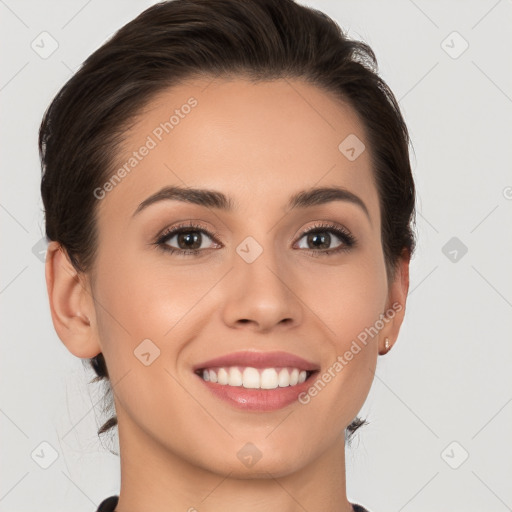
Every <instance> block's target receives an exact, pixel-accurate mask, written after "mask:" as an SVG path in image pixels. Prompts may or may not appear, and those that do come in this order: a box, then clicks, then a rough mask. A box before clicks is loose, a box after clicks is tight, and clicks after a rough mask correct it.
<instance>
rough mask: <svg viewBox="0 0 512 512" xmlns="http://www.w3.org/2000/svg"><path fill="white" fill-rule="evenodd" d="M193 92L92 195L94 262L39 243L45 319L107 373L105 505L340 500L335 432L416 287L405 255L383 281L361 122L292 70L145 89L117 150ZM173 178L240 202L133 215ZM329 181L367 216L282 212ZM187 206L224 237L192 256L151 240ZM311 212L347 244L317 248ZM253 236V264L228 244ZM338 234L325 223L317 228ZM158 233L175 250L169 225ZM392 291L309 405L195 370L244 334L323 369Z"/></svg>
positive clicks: (339, 446) (245, 339)
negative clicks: (248, 403) (276, 404)
mask: <svg viewBox="0 0 512 512" xmlns="http://www.w3.org/2000/svg"><path fill="white" fill-rule="evenodd" d="M191 96H194V97H195V98H196V99H197V101H198V105H197V106H196V107H195V108H194V109H192V111H191V112H190V114H189V115H187V116H185V118H184V119H181V120H180V124H179V125H177V126H175V128H174V129H173V131H172V132H171V133H169V134H166V135H165V136H164V138H163V139H162V141H161V142H159V143H158V145H157V147H156V148H154V149H152V150H151V151H150V153H149V154H148V155H147V156H146V157H145V158H144V159H143V160H142V161H141V162H140V163H139V164H138V165H137V167H136V168H135V169H134V170H132V171H131V173H130V174H129V175H127V176H126V177H125V178H124V180H123V181H122V182H121V183H120V184H119V185H117V186H116V187H115V188H114V189H113V190H112V191H110V192H109V193H108V194H107V195H106V197H105V198H104V199H102V200H99V201H98V229H99V240H98V242H99V245H98V252H97V259H96V261H95V266H94V272H90V273H87V274H84V275H80V274H78V275H77V273H76V271H75V270H74V269H73V267H72V266H71V264H70V263H69V260H68V259H67V257H66V254H65V252H63V251H61V250H59V246H58V244H57V243H56V242H51V243H50V246H49V249H48V255H47V263H46V279H47V286H48V293H49V299H50V306H51V314H52V319H53V323H54V326H55V329H56V331H57V333H58V335H59V337H60V339H61V340H62V341H63V343H64V344H65V345H66V347H67V348H68V349H69V350H70V352H71V353H73V354H74V355H76V356H77V357H80V358H89V357H93V356H95V355H97V354H98V353H99V352H103V354H104V356H105V359H106V362H107V366H108V370H109V374H110V379H111V382H112V383H113V384H114V399H115V406H116V412H117V416H118V421H119V427H118V428H119V443H120V454H121V491H120V500H119V504H118V507H117V509H116V510H118V511H121V512H136V511H140V510H143V509H145V510H152V511H153V512H163V511H164V510H165V511H166V512H169V510H172V511H178V510H179V511H186V510H189V509H190V508H191V507H195V508H196V509H198V510H201V511H218V510H239V511H246V512H252V511H266V510H281V511H284V512H292V511H298V510H325V511H331V512H334V511H336V512H339V511H342V512H349V511H351V510H352V508H351V505H350V503H349V501H348V499H347V496H346V486H345V442H344V429H345V428H346V427H347V425H349V424H350V422H351V421H352V420H353V419H354V417H355V416H356V415H357V413H358V412H359V411H360V409H361V407H362V405H363V403H364V401H365V399H366V397H367V395H368V393H369V390H370V387H371V384H372V381H373V376H374V371H375V367H376V363H377V357H378V355H379V354H383V353H385V348H384V341H385V338H386V337H388V338H389V340H390V342H391V344H393V343H394V341H395V340H396V338H397V336H398V333H399V329H400V325H401V323H402V320H403V316H404V313H405V301H406V297H407V291H408V287H409V276H408V271H409V258H408V257H404V258H403V259H402V260H401V261H400V264H399V269H398V272H397V273H396V278H395V279H394V280H393V281H390V282H388V279H387V276H386V270H385V264H384V263H385V262H384V255H383V251H382V246H381V220H380V219H381V212H380V211H379V202H378V192H377V189H376V186H375V182H374V179H373V174H372V168H371V162H370V154H369V145H368V143H367V142H366V137H365V134H364V125H363V124H362V122H361V121H360V120H359V118H358V117H357V115H356V113H355V111H353V110H352V109H351V107H349V106H348V105H345V104H343V103H341V102H340V101H338V100H336V99H335V98H334V97H331V96H330V95H329V94H327V93H325V92H323V91H321V90H319V89H318V88H316V87H314V86H312V85H310V84H306V83H304V82H301V81H298V80H295V81H290V80H278V81H273V82H261V83H258V84H252V83H250V82H249V81H246V80H244V79H242V78H237V79H233V80H226V79H223V80H220V79H216V80H214V81H211V80H210V81H206V80H204V81H199V80H196V81H193V82H190V83H185V84H181V85H180V86H176V87H174V88H172V89H169V90H166V91H165V92H164V93H161V94H159V95H158V96H157V97H155V98H154V99H153V100H152V102H151V103H150V105H149V106H148V108H147V109H146V110H145V111H144V112H143V113H141V115H140V116H139V117H138V122H137V124H136V125H135V126H134V127H133V128H131V129H130V131H129V132H128V133H127V134H126V141H125V144H124V146H123V150H122V151H120V153H119V158H118V161H117V162H116V164H117V165H118V166H121V165H123V163H124V162H126V160H127V158H128V157H129V156H130V155H131V153H132V151H134V150H137V149H138V148H139V147H140V146H141V145H142V144H144V142H145V140H146V138H147V136H148V135H149V134H151V133H152V131H153V130H154V129H155V127H157V126H158V125H159V124H160V123H161V122H163V121H165V120H167V119H168V118H169V115H170V113H172V111H173V110H174V109H175V108H179V107H180V106H181V105H183V104H184V103H185V102H186V101H187V99H188V98H190V97H191ZM349 134H356V135H357V137H359V139H361V140H362V141H363V142H364V143H365V145H366V151H363V153H362V154H361V155H360V156H359V157H358V158H357V159H356V160H355V161H349V160H348V159H347V158H346V157H345V156H344V155H343V154H342V153H341V152H340V151H339V150H338V145H339V144H340V142H341V141H342V140H344V139H345V137H347V136H348V135H349ZM116 168H117V167H116ZM168 185H182V186H188V187H195V188H207V189H211V190H217V191H221V192H223V193H224V194H226V195H228V196H230V197H231V198H233V200H234V201H236V203H237V204H238V209H236V210H234V211H232V212H226V211H221V210H215V209H213V208H206V207H204V206H201V205H194V204H188V203H184V202H179V201H171V200H166V201H160V202H158V203H155V204H153V205H151V206H149V207H148V208H146V209H144V210H143V211H141V212H140V213H139V214H137V215H135V216H133V213H134V211H135V210H136V209H137V207H138V205H139V204H140V203H141V202H142V201H143V200H144V199H146V198H147V197H148V196H150V195H151V194H153V193H155V192H157V191H158V190H160V189H161V188H162V187H164V186H168ZM331 185H337V186H340V187H344V188H346V189H348V190H350V191H351V192H353V193H354V194H356V195H357V196H359V197H360V198H361V199H362V201H363V202H364V203H365V205H366V207H367V209H368V212H369V218H368V217H367V216H366V215H365V213H364V211H363V210H362V209H361V208H360V207H359V206H357V205H356V204H354V203H351V202H348V201H332V202H329V203H326V204H321V205H316V206H313V207H308V208H303V209H297V210H293V211H287V209H286V204H287V201H288V198H289V196H290V195H292V194H293V193H296V192H298V191H301V190H304V189H309V188H311V187H320V186H331ZM190 219H194V220H195V221H196V222H199V223H200V224H201V225H202V226H203V227H204V228H205V229H207V230H208V231H209V232H210V233H212V234H214V233H218V237H217V240H218V241H219V242H220V244H219V243H217V242H216V241H215V240H214V239H212V238H209V237H208V236H206V235H203V236H202V245H201V246H200V247H201V248H202V250H203V251H204V252H203V253H200V254H199V255H185V256H179V255H176V254H169V253H166V252H164V251H163V250H161V249H160V248H159V247H157V246H155V245H152V242H154V241H155V239H156V237H157V235H158V234H159V233H160V232H161V231H163V230H164V229H165V228H166V227H173V226H175V225H177V224H178V223H179V222H181V221H187V220H190ZM318 221H321V222H327V223H334V224H336V225H338V226H342V227H345V228H346V229H348V230H349V232H350V233H351V234H353V235H354V236H355V237H356V238H357V240H358V243H357V245H356V246H355V247H352V248H350V249H349V250H348V251H345V252H340V253H332V254H330V255H323V256H322V255H319V256H318V257H315V256H314V254H312V253H314V251H316V252H317V253H320V252H321V251H322V250H324V249H321V248H320V249H318V248H315V246H314V245H313V244H312V243H311V242H310V243H309V244H308V242H307V241H308V237H307V236H304V235H303V233H304V231H306V230H307V229H308V228H311V227H313V226H314V225H315V223H318ZM327 233H331V232H330V231H329V230H327ZM247 236H251V237H253V238H254V239H255V240H256V241H257V242H258V243H259V245H260V246H261V247H262V248H263V252H262V254H261V255H260V256H259V257H258V258H257V259H256V260H255V261H254V262H252V263H247V262H246V261H245V260H244V259H242V258H241V257H240V256H239V255H238V253H237V252H236V247H237V246H238V245H239V244H240V243H241V242H242V241H243V240H244V239H245V238H246V237H247ZM342 243H343V241H341V240H340V239H339V238H337V236H336V235H335V234H334V233H331V241H330V242H327V244H328V248H337V247H339V246H340V244H342ZM167 244H168V245H172V246H173V247H174V248H181V249H184V248H186V245H183V243H182V244H181V245H178V238H177V237H176V236H175V237H174V238H172V239H170V240H168V242H167ZM329 244H330V245H329ZM393 303H395V304H400V305H401V307H402V309H401V310H400V311H399V312H396V314H395V315H394V317H393V318H392V319H390V320H389V322H387V323H386V324H385V326H384V328H383V329H382V330H380V332H379V334H378V335H377V336H375V337H373V338H371V337H370V338H369V339H368V343H367V344H366V346H364V345H361V346H362V350H361V351H360V352H359V353H358V354H357V355H356V356H354V358H353V359H352V360H351V361H350V362H348V364H347V365H346V366H345V367H344V368H343V370H342V371H341V372H339V373H337V374H336V377H335V378H333V379H332V380H331V381H330V382H329V383H328V384H327V385H326V386H325V387H324V388H323V389H322V391H321V392H319V393H318V395H317V396H315V397H314V398H312V399H311V401H310V402H309V403H308V404H305V405H302V404H300V403H297V402H294V403H293V404H292V405H290V406H287V407H286V408H283V409H281V410H277V411H273V412H253V411H243V410H239V409H235V408H234V407H232V406H230V405H229V404H227V403H225V402H223V401H219V400H218V399H217V398H216V397H214V396H213V395H212V394H211V393H210V392H209V391H208V390H207V389H206V387H205V386H204V384H203V383H202V382H201V381H200V380H199V379H198V378H197V377H196V376H195V375H194V374H193V372H192V366H193V365H194V364H197V363H200V362H203V361H206V360H207V359H210V358H213V357H216V356H220V355H225V354H228V353H231V352H234V351H237V350H246V349H253V350H258V351H263V352H266V351H275V350H283V351H288V352H291V353H293V354H297V355H299V356H301V357H303V358H305V359H307V360H310V361H313V362H315V363H318V365H319V366H320V367H321V368H322V369H323V370H325V369H327V368H328V367H331V366H332V365H333V363H334V362H335V361H336V358H337V356H338V355H340V354H344V353H345V352H346V351H347V350H348V349H349V348H350V345H351V343H352V341H353V340H354V339H356V338H357V336H358V334H359V333H361V331H363V330H364V329H365V327H369V326H372V325H374V324H375V322H376V320H378V319H379V318H380V315H381V313H385V312H386V311H388V310H389V309H390V308H391V307H392V304H393ZM286 319H287V320H286ZM144 339H150V340H152V342H153V343H154V344H155V345H156V346H157V347H158V348H159V350H160V356H159V357H158V358H156V359H155V360H154V362H152V364H151V365H149V366H145V365H144V364H142V363H141V362H140V360H139V359H138V358H137V357H135V356H134V350H135V349H136V348H137V346H138V345H139V344H140V343H141V342H142V340H144ZM248 442H250V443H253V444H254V445H255V446H256V447H257V448H258V450H259V451H260V452H261V459H260V460H259V461H258V462H257V463H256V464H254V465H253V466H252V467H246V466H245V465H244V464H242V463H241V462H240V460H239V458H238V457H237V452H238V451H239V450H240V449H241V448H242V447H243V446H244V445H245V444H246V443H248ZM192 510H193V509H192Z"/></svg>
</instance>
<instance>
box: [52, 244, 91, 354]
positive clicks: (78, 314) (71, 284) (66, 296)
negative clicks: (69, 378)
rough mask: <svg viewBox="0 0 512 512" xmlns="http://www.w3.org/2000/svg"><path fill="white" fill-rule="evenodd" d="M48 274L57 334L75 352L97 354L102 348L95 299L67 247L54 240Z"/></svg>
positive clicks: (53, 319)
mask: <svg viewBox="0 0 512 512" xmlns="http://www.w3.org/2000/svg"><path fill="white" fill-rule="evenodd" d="M45 277H46V287H47V291H48V299H49V302H50V311H51V315H52V321H53V325H54V327H55V331H56V332H57V335H58V336H59V338H60V339H61V341H62V342H63V343H64V345H66V347H67V349H68V350H69V351H70V352H71V353H72V354H73V355H75V356H77V357H80V358H91V357H94V356H95V355H97V354H98V353H99V352H101V347H100V345H99V343H98V339H97V333H96V331H95V329H94V301H93V299H92V296H91V293H90V291H89V290H88V289H87V287H86V284H85V283H84V282H83V279H80V276H79V274H78V273H77V271H76V269H75V268H74V267H73V265H72V264H71V262H70V260H69V258H68V255H67V253H66V251H65V250H64V249H63V248H62V246H61V245H60V244H59V243H58V242H55V241H51V242H50V243H49V245H48V250H47V253H46V267H45Z"/></svg>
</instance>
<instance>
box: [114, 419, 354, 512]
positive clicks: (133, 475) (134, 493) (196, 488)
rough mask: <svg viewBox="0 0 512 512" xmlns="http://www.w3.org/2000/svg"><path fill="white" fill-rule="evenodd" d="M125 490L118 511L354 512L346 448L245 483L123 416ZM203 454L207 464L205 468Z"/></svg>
mask: <svg viewBox="0 0 512 512" xmlns="http://www.w3.org/2000/svg"><path fill="white" fill-rule="evenodd" d="M120 412H121V411H118V419H119V424H118V428H119V448H120V456H121V490H120V493H119V503H118V505H117V507H116V512H141V511H142V510H151V511H152V512H164V511H165V512H174V511H181V512H182V511H188V512H196V511H199V510H200V511H201V512H213V511H218V510H238V511H239V512H264V511H267V510H280V511H282V512H298V511H301V512H302V511H304V510H322V511H324V512H353V509H352V506H351V505H350V503H349V502H348V500H347V498H346V485H345V444H344V436H343V435H341V436H340V439H339V441H338V442H336V444H335V446H332V447H331V448H330V449H329V450H326V451H325V452H324V453H322V454H321V455H320V456H319V457H318V458H316V459H315V460H312V461H311V463H310V464H308V465H307V466H304V467H302V468H300V469H299V470H297V471H294V472H283V474H279V475H277V474H271V473H269V472H268V471H265V470H264V468H261V471H260V472H259V473H258V474H254V475H253V476H250V477H248V478H245V479H241V478H233V477H230V474H231V473H232V471H230V470H229V469H228V470H227V471H225V472H224V473H222V471H219V472H215V471H214V470H213V469H211V468H206V467H198V466H197V465H194V464H191V463H190V462H188V461H187V460H184V459H183V457H180V456H179V455H178V454H176V453H174V452H171V451H170V450H169V449H168V447H166V446H164V445H162V444H160V443H159V442H157V441H156V440H155V439H154V438H152V437H150V436H148V435H147V433H145V432H144V431H142V430H140V429H138V427H137V426H136V425H134V423H133V422H131V421H130V419H129V417H128V416H126V415H125V416H123V417H122V418H120V417H119V413H120ZM206 455H207V453H205V456H204V460H205V464H206V463H207V458H206ZM255 467H256V466H255Z"/></svg>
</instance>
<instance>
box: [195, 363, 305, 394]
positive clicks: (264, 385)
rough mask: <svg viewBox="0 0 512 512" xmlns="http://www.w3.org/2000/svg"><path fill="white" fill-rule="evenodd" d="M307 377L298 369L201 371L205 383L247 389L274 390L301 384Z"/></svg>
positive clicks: (218, 369)
mask: <svg viewBox="0 0 512 512" xmlns="http://www.w3.org/2000/svg"><path fill="white" fill-rule="evenodd" d="M306 377H307V372H306V370H299V369H298V368H264V369H257V368H253V367H251V366H248V367H245V368H244V367H238V366H232V367H229V368H216V369H215V370H213V369H212V368H209V369H205V370H203V379H204V380H205V381H210V382H217V383H219V384H222V385H225V386H226V385H227V386H238V387H239V386H243V387H244V388H247V389H276V388H278V387H280V388H285V387H288V386H295V385H297V384H302V383H303V382H304V381H305V380H306Z"/></svg>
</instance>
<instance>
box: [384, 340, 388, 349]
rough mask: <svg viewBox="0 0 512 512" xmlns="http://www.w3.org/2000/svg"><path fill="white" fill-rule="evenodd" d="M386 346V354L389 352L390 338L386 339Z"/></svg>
mask: <svg viewBox="0 0 512 512" xmlns="http://www.w3.org/2000/svg"><path fill="white" fill-rule="evenodd" d="M384 346H385V347H386V352H388V351H389V338H386V341H385V342H384Z"/></svg>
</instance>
